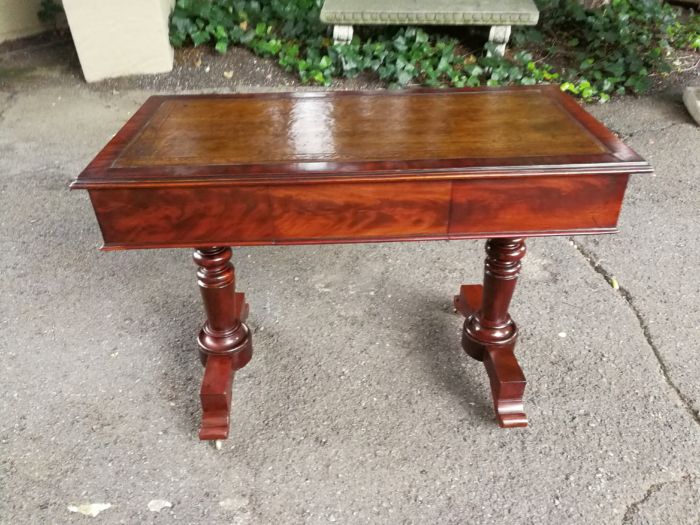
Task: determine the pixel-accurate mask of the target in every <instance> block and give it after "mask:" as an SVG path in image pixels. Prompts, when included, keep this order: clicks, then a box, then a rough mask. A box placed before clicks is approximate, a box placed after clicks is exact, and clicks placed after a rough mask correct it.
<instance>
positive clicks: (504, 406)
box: [484, 345, 527, 428]
mask: <svg viewBox="0 0 700 525" xmlns="http://www.w3.org/2000/svg"><path fill="white" fill-rule="evenodd" d="M484 366H485V367H486V372H487V373H488V375H489V381H490V382H491V395H492V397H493V407H494V410H495V411H496V418H497V419H498V424H499V425H500V426H501V427H502V428H511V427H526V426H527V416H526V415H525V410H524V409H523V394H524V393H525V385H526V384H527V383H526V381H525V374H523V371H522V369H521V368H520V365H519V364H518V360H517V359H516V358H515V354H513V346H512V345H511V346H504V347H501V348H498V347H493V346H492V347H490V348H487V349H486V352H485V353H484Z"/></svg>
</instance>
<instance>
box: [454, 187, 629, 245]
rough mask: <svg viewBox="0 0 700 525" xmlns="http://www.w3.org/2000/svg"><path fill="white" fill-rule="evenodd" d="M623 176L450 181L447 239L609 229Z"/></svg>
mask: <svg viewBox="0 0 700 525" xmlns="http://www.w3.org/2000/svg"><path fill="white" fill-rule="evenodd" d="M627 178H628V176H627V175H579V176H576V177H517V178H504V179H488V180H483V179H476V180H465V181H455V182H454V189H453V192H452V213H451V217H450V228H449V233H450V234H451V235H458V234H469V233H489V232H523V233H526V232H543V233H546V232H555V231H559V232H564V231H568V230H597V229H614V228H615V226H616V224H617V217H618V215H619V213H620V207H621V206H622V198H623V197H624V194H625V187H626V186H627Z"/></svg>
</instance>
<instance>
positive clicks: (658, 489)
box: [622, 476, 700, 525]
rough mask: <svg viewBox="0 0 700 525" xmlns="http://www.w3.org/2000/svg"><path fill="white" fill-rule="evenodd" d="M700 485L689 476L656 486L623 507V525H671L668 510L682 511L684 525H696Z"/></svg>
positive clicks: (699, 503)
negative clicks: (691, 524) (690, 524)
mask: <svg viewBox="0 0 700 525" xmlns="http://www.w3.org/2000/svg"><path fill="white" fill-rule="evenodd" d="M699 495H700V483H698V479H697V478H695V477H693V476H683V478H681V479H680V480H677V481H667V482H664V483H656V484H654V485H652V486H651V487H649V490H647V492H646V494H644V497H643V498H642V499H641V500H639V501H635V502H634V503H633V504H632V505H630V506H629V507H628V508H627V511H626V512H625V515H624V517H623V519H622V523H623V525H655V524H657V523H672V521H670V520H669V519H672V517H671V516H672V514H670V512H669V511H670V510H671V509H673V510H674V511H677V510H678V509H679V508H682V509H683V515H684V516H685V517H686V518H687V520H688V521H687V522H688V523H700V497H699Z"/></svg>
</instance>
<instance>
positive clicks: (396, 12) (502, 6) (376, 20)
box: [321, 0, 539, 55]
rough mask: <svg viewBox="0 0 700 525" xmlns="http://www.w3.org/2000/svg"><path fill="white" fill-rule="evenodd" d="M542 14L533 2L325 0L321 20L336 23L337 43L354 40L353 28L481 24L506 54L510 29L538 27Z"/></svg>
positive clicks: (335, 34) (496, 0)
mask: <svg viewBox="0 0 700 525" xmlns="http://www.w3.org/2000/svg"><path fill="white" fill-rule="evenodd" d="M538 19H539V11H538V10H537V6H535V3H534V1H533V0H493V1H486V0H432V1H430V2H426V1H419V0H385V1H383V2H377V1H376V0H326V1H325V3H324V5H323V8H322V9H321V21H322V22H325V23H327V24H333V25H334V27H333V39H334V40H335V41H336V42H337V43H343V42H350V41H351V40H352V33H353V29H352V26H353V25H480V26H491V31H490V33H489V41H490V42H493V43H494V44H496V51H497V52H498V53H500V54H501V55H502V54H503V53H504V52H505V49H506V44H507V43H508V39H509V38H510V31H511V26H514V25H535V24H537V20H538Z"/></svg>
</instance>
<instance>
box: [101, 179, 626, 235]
mask: <svg viewBox="0 0 700 525" xmlns="http://www.w3.org/2000/svg"><path fill="white" fill-rule="evenodd" d="M626 183H627V175H589V176H577V177H551V176H546V177H520V178H491V179H472V180H455V181H444V180H443V181H432V182H431V181H425V182H372V183H368V182H351V183H323V184H300V185H270V186H220V187H184V188H182V187H181V188H133V189H107V190H92V191H91V192H90V195H91V198H92V202H93V205H94V208H95V211H96V213H97V217H98V221H99V223H100V226H101V228H102V234H103V237H104V241H105V245H106V247H108V248H109V247H115V248H116V247H127V248H128V247H150V246H198V245H214V244H273V243H293V242H295V241H296V242H328V243H333V242H350V241H354V242H356V241H358V240H360V241H361V240H392V239H394V240H395V239H405V240H410V239H448V238H469V237H479V236H483V235H485V234H488V233H499V232H512V233H518V234H522V235H535V234H547V233H555V232H556V233H561V232H566V231H572V232H575V231H582V230H592V231H611V230H613V229H614V228H615V225H616V222H617V216H618V213H619V210H620V206H621V203H622V198H623V195H624V190H625V186H626Z"/></svg>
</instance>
